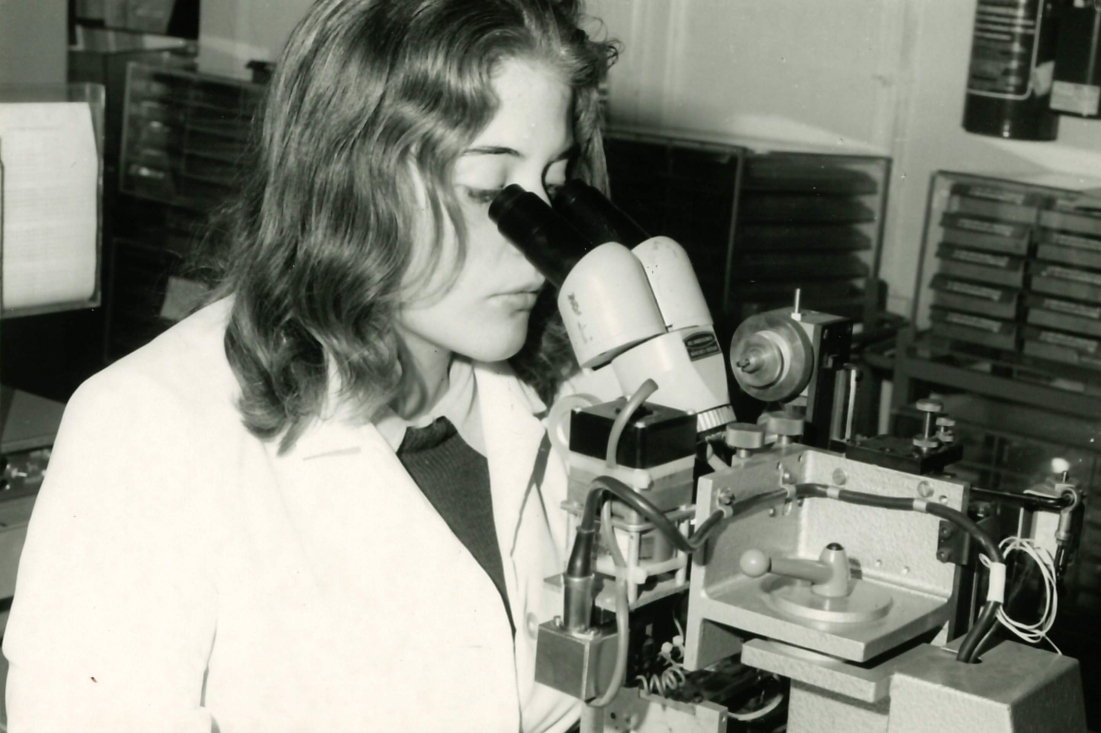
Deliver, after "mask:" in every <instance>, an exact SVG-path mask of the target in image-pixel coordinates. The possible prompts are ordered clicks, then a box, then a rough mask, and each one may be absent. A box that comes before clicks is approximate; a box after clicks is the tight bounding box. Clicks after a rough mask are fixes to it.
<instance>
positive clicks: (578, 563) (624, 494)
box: [566, 476, 726, 578]
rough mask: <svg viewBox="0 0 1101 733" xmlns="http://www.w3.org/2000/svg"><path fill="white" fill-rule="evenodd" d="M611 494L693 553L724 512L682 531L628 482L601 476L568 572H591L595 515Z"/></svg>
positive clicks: (587, 501)
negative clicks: (687, 532) (689, 531)
mask: <svg viewBox="0 0 1101 733" xmlns="http://www.w3.org/2000/svg"><path fill="white" fill-rule="evenodd" d="M608 494H611V495H612V496H614V497H615V498H616V499H619V500H620V501H622V502H623V503H624V504H626V505H627V506H629V507H630V508H631V509H634V510H635V511H636V512H638V513H639V514H641V515H642V516H643V517H645V518H646V519H647V520H648V521H649V522H650V523H651V524H653V525H654V527H655V529H657V530H658V531H660V532H661V533H662V534H664V535H665V536H666V537H668V538H669V540H670V541H671V542H672V543H673V545H674V546H675V547H676V548H677V549H678V550H680V551H682V552H684V553H686V554H691V553H693V552H695V551H696V550H698V549H700V548H701V547H702V546H703V544H704V543H705V542H706V541H707V538H708V537H709V536H710V534H711V533H712V532H713V531H714V530H715V528H716V527H718V526H719V523H720V522H721V520H722V519H724V518H725V516H726V515H725V514H724V513H723V512H722V511H721V510H716V511H715V512H713V513H712V514H711V516H709V517H708V518H707V519H705V520H704V521H703V522H701V523H700V526H699V527H698V528H697V529H696V531H695V532H693V533H692V536H691V537H685V536H684V535H683V534H681V532H680V530H679V529H677V526H676V525H675V524H673V522H672V521H671V520H670V519H669V517H667V516H665V513H664V512H663V511H661V510H660V509H658V508H657V507H656V506H654V505H653V504H651V503H650V501H649V500H648V499H646V497H644V496H642V495H641V494H639V493H638V492H637V491H635V490H634V489H632V488H631V487H630V486H628V485H627V484H625V483H623V482H622V481H620V480H619V479H616V478H612V477H611V476H600V477H598V478H596V479H594V480H593V482H592V484H590V489H589V494H588V496H587V497H586V498H585V509H584V512H583V513H582V515H581V524H580V525H579V526H578V528H577V539H576V540H575V541H574V543H573V551H572V552H571V553H570V560H569V564H568V565H567V566H566V575H568V576H570V577H573V578H582V577H585V576H588V575H591V574H592V555H593V545H594V543H595V541H596V517H597V515H599V514H600V506H601V504H602V503H603V501H604V499H605V497H606V496H607V495H608Z"/></svg>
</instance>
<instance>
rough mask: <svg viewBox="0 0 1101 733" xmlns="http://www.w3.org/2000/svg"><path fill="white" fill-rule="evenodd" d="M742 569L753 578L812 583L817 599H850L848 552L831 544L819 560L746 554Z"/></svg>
mask: <svg viewBox="0 0 1101 733" xmlns="http://www.w3.org/2000/svg"><path fill="white" fill-rule="evenodd" d="M738 567H739V568H741V570H742V572H743V573H745V574H746V575H747V576H749V577H750V578H759V577H761V576H762V575H764V574H765V573H773V574H775V575H782V576H786V577H789V578H795V579H798V580H806V581H809V582H810V583H811V591H812V592H813V593H814V594H815V595H819V596H824V597H826V598H841V597H844V596H847V595H849V592H850V589H849V579H850V577H851V571H850V569H849V559H848V556H847V555H846V554H845V548H843V547H842V546H841V545H839V544H837V543H836V542H831V543H830V544H828V545H827V546H826V548H825V549H824V550H822V554H821V555H819V557H818V559H817V560H802V559H798V558H785V557H769V556H768V555H767V554H765V553H764V552H761V551H760V550H746V551H745V552H743V553H742V556H741V558H739V559H738Z"/></svg>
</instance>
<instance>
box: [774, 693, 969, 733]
mask: <svg viewBox="0 0 1101 733" xmlns="http://www.w3.org/2000/svg"><path fill="white" fill-rule="evenodd" d="M888 703H889V701H888V700H880V701H879V702H875V703H864V702H857V701H855V700H851V699H849V698H846V697H842V696H840V695H836V694H834V693H832V692H827V691H826V690H821V689H818V688H815V687H810V686H808V685H804V684H802V683H800V682H792V683H791V698H790V701H789V703H788V726H787V731H788V733H887V708H888ZM959 730H963V729H960V728H942V729H941V730H940V733H949V732H950V731H959Z"/></svg>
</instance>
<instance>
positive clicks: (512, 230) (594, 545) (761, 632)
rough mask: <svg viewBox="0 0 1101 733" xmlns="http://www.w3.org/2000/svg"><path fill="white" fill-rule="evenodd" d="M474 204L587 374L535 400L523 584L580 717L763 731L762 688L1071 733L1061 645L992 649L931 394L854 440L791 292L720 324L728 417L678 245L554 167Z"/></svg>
mask: <svg viewBox="0 0 1101 733" xmlns="http://www.w3.org/2000/svg"><path fill="white" fill-rule="evenodd" d="M489 213H490V217H491V218H492V219H493V221H494V222H495V223H496V224H497V226H498V228H499V230H500V231H501V232H502V233H503V234H504V235H505V236H506V237H507V238H508V239H509V240H510V241H511V242H512V243H513V244H514V245H515V246H516V247H518V248H519V249H520V251H522V252H523V253H524V255H525V256H526V257H527V258H528V259H529V260H530V261H531V262H532V263H533V264H534V265H535V266H536V267H537V268H538V269H539V270H540V271H541V272H542V273H543V274H544V275H545V276H546V278H547V280H548V281H549V282H550V283H551V284H553V285H554V286H555V287H556V288H557V289H558V307H559V310H560V312H561V314H562V317H563V320H564V321H565V324H566V329H567V332H568V333H569V336H570V341H571V344H572V346H573V348H574V351H575V354H576V356H577V360H578V362H579V364H580V365H581V367H582V368H583V369H584V370H586V373H587V374H588V375H589V376H591V377H592V381H591V383H592V384H595V385H599V386H598V387H595V388H594V389H592V390H590V391H589V392H588V393H584V392H581V393H578V394H573V395H569V396H567V397H564V398H562V399H561V400H559V402H558V403H556V405H555V406H553V407H552V409H551V411H550V417H549V423H550V424H549V430H550V432H551V435H552V439H554V442H555V445H556V447H558V449H559V450H560V451H561V452H562V454H563V455H564V456H565V457H566V461H567V470H568V475H569V491H568V498H567V499H566V501H565V502H564V504H563V506H562V507H561V510H562V511H564V512H566V513H567V516H568V519H569V529H570V531H569V532H568V536H569V537H570V540H569V541H568V542H569V546H568V547H565V548H563V550H564V552H565V556H567V557H568V558H569V559H568V561H567V563H566V565H565V567H563V568H562V572H561V573H560V574H558V575H556V576H554V577H551V578H548V579H547V580H546V582H547V584H548V588H549V589H550V590H551V591H553V592H555V593H559V594H561V598H562V614H561V616H560V617H558V618H555V619H554V620H552V621H549V622H547V623H544V624H543V625H542V626H541V627H540V629H539V636H538V640H537V658H536V681H537V682H540V683H542V684H545V685H548V686H550V687H552V688H554V689H557V690H559V691H561V692H564V693H566V694H569V695H571V696H573V697H575V698H577V699H579V700H581V701H583V702H584V703H585V707H584V709H583V715H582V730H583V731H642V732H647V731H684V732H685V733H688V732H690V731H691V732H693V733H697V732H698V733H704V732H706V733H712V732H714V733H721V732H723V731H738V730H770V731H771V730H774V729H775V726H776V718H775V714H776V711H777V709H778V708H780V707H781V705H783V706H785V707H786V714H787V718H786V721H787V722H786V725H787V728H786V730H788V731H790V733H848V732H849V731H869V732H873V731H874V732H881V733H924V732H925V731H930V732H932V731H938V732H941V731H955V730H961V731H963V730H966V731H981V732H983V733H987V732H989V733H1007V732H1009V731H1032V730H1035V731H1066V732H1067V733H1074V732H1078V731H1082V732H1083V733H1084V731H1085V715H1084V702H1083V697H1082V685H1081V680H1080V674H1079V670H1078V664H1077V661H1075V660H1074V659H1071V658H1069V657H1065V656H1061V655H1057V654H1054V653H1050V652H1048V651H1045V650H1043V649H1040V648H1038V647H1032V646H1028V645H1025V644H1020V643H1016V642H1009V641H1005V642H1001V643H998V644H996V645H995V644H992V643H991V638H992V636H993V634H992V632H993V631H994V629H995V627H996V625H997V624H998V616H999V612H1000V611H1001V609H1002V606H1003V603H1004V602H1005V586H1006V565H1005V562H1004V557H1003V553H1002V550H1001V548H1000V547H999V544H998V543H997V542H996V541H995V540H994V539H993V538H992V537H991V536H990V534H989V533H988V532H987V531H985V530H984V529H983V527H982V526H980V525H979V524H978V523H977V522H976V521H974V520H973V519H972V518H970V517H969V516H968V507H969V503H970V502H971V501H972V498H973V494H974V493H977V491H978V490H977V489H976V490H974V491H973V488H972V487H971V486H970V485H969V484H968V483H967V482H965V481H961V480H958V479H956V478H954V477H952V476H951V475H949V474H947V473H945V469H946V468H947V467H948V466H950V464H951V463H953V462H955V461H957V460H959V459H960V457H961V455H962V453H961V448H960V446H959V445H958V444H957V443H955V441H954V436H953V433H952V427H953V425H952V422H951V419H950V418H948V417H947V416H945V415H943V414H938V410H939V407H938V405H937V404H936V403H935V402H932V401H930V402H929V404H926V405H925V408H926V409H925V412H926V415H927V418H926V425H925V428H924V430H923V431H922V433H921V434H919V435H917V436H914V437H913V438H897V437H895V438H893V437H889V436H876V437H869V438H865V437H861V436H856V435H854V434H853V431H852V415H853V402H854V400H855V394H856V390H855V382H856V378H857V377H856V368H855V367H854V366H853V365H852V364H851V363H850V362H849V358H850V354H849V345H850V342H851V336H852V324H851V322H849V321H848V320H846V319H843V318H839V317H835V316H831V315H828V314H823V313H818V312H815V311H811V310H806V309H803V308H801V304H800V303H799V300H798V296H796V300H795V303H794V304H793V306H792V307H791V308H783V309H778V310H774V311H770V312H766V313H761V314H758V315H755V316H752V317H751V318H749V319H747V320H746V321H745V322H743V323H742V324H740V325H739V327H738V328H737V330H736V331H735V333H734V336H733V339H732V343H731V345H730V347H729V350H728V353H729V370H730V371H729V374H730V375H732V376H733V379H734V382H736V385H737V387H738V388H739V389H741V390H743V391H744V392H746V393H748V394H750V395H751V396H753V397H755V398H757V399H759V400H761V401H762V402H765V403H767V404H768V405H769V408H768V409H766V411H765V412H764V413H763V414H762V415H761V418H760V419H759V420H758V421H757V422H754V423H745V422H738V421H737V420H736V418H735V415H734V412H733V410H732V409H731V407H730V399H729V389H728V382H727V379H728V372H727V364H726V362H725V361H724V360H723V357H724V353H723V350H722V349H721V348H720V346H719V344H718V340H717V338H716V336H715V329H714V324H713V322H712V319H711V316H710V313H709V310H708V308H707V305H706V303H705V300H704V297H703V294H702V292H701V291H700V286H699V284H698V281H697V280H696V277H695V274H694V271H693V269H692V267H691V264H690V262H689V260H688V257H687V254H686V253H685V250H684V249H683V248H682V247H681V246H680V245H679V244H678V243H677V242H675V241H673V240H671V239H669V238H667V237H660V236H658V237H650V236H649V235H648V234H647V233H646V232H645V231H643V230H642V229H641V228H640V227H639V226H638V225H637V224H636V223H635V222H633V221H632V220H631V219H629V218H628V217H627V216H626V215H625V214H623V213H622V212H621V211H619V210H618V209H617V208H616V207H615V206H614V205H613V204H612V203H611V202H610V201H608V200H607V199H606V198H604V196H603V195H602V194H601V193H600V192H599V191H597V190H595V189H593V188H591V187H589V186H587V185H586V184H584V183H582V182H579V181H571V182H569V183H568V184H566V185H565V186H563V187H561V189H559V190H558V191H556V193H555V195H554V197H553V200H552V205H547V204H546V203H545V202H544V201H543V200H542V199H540V198H539V197H537V196H535V195H534V194H532V193H528V192H525V191H523V189H521V188H520V187H518V186H510V187H508V188H506V189H505V190H504V191H503V192H502V194H500V195H499V196H498V197H497V199H495V200H494V202H493V204H492V205H491V207H490V212H489ZM1062 478H1063V481H1062V483H1059V482H1055V483H1053V484H1052V485H1051V486H1050V487H1047V489H1046V490H1045V491H1040V492H1038V493H1037V496H1036V497H1034V506H1033V508H1034V509H1035V510H1036V513H1035V516H1036V519H1035V521H1034V522H1033V523H1032V526H1034V527H1036V528H1038V529H1037V531H1038V532H1040V533H1041V534H1044V535H1045V536H1046V535H1047V534H1049V533H1050V532H1049V530H1051V529H1052V528H1054V530H1053V531H1054V533H1055V536H1056V538H1058V537H1062V538H1063V539H1062V540H1058V539H1057V542H1062V543H1064V544H1063V545H1060V547H1064V546H1065V549H1070V543H1072V542H1073V536H1074V532H1073V521H1074V520H1073V518H1074V516H1075V515H1074V511H1075V509H1074V508H1073V507H1071V504H1072V503H1073V505H1074V507H1078V506H1079V505H1080V501H1079V491H1078V489H1077V487H1075V486H1074V485H1073V483H1071V482H1069V481H1068V480H1067V478H1066V477H1065V476H1064V477H1062ZM1056 510H1057V511H1056ZM1054 514H1057V516H1056V517H1055V520H1054V522H1051V521H1049V520H1048V519H1047V516H1048V515H1054ZM1080 514H1081V512H1080V511H1078V515H1079V519H1080ZM1060 532H1061V534H1060ZM979 555H981V556H982V559H983V563H984V564H985V566H986V570H985V575H984V578H985V580H986V582H985V585H986V587H987V590H986V597H985V602H982V603H981V608H980V609H979V610H978V612H977V614H975V617H974V618H972V614H970V613H959V607H960V605H961V603H962V599H963V598H964V595H965V594H964V592H963V590H962V588H963V586H964V582H965V578H966V576H967V573H966V572H965V570H966V568H967V566H968V563H969V562H970V563H971V565H972V566H974V561H973V560H971V559H970V558H972V557H976V556H979ZM670 619H671V621H670ZM663 620H664V622H663ZM672 625H675V627H676V628H675V631H676V633H675V634H673V635H671V636H670V637H669V638H665V639H662V638H660V637H659V635H658V634H656V633H655V632H654V629H658V628H669V627H670V626H672ZM717 688H723V689H725V690H726V692H732V691H734V690H735V689H737V691H739V692H744V691H745V690H746V689H748V690H749V695H748V696H749V697H753V696H754V695H755V694H756V691H757V690H759V691H760V695H759V696H758V697H759V702H761V704H759V705H757V706H756V707H753V706H749V707H747V708H735V709H732V708H730V707H728V706H727V705H724V704H723V702H722V701H721V700H720V698H721V697H722V696H721V695H715V694H709V693H711V692H714V691H715V689H717ZM777 690H779V691H777ZM686 691H687V692H686ZM744 697H746V695H743V698H744ZM781 712H782V711H781ZM770 720H771V721H772V723H773V725H772V727H761V726H764V725H765V724H766V723H768V722H769V721H770Z"/></svg>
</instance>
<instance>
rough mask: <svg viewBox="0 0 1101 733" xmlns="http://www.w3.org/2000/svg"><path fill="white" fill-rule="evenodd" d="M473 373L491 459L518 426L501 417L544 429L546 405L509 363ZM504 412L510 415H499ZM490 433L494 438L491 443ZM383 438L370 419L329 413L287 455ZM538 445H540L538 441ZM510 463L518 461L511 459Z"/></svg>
mask: <svg viewBox="0 0 1101 733" xmlns="http://www.w3.org/2000/svg"><path fill="white" fill-rule="evenodd" d="M473 372H474V381H475V385H476V387H475V388H476V389H477V390H478V403H479V408H480V411H481V414H482V430H483V437H484V438H485V445H486V452H487V454H488V455H490V456H492V454H493V451H494V448H495V447H500V448H503V449H504V450H508V449H509V448H508V446H509V444H511V442H512V441H511V440H508V439H507V438H508V435H507V433H508V432H509V431H511V430H512V429H513V428H514V427H515V426H514V425H513V424H512V423H513V421H509V420H501V415H502V414H508V412H511V413H513V414H515V413H516V412H521V413H524V414H527V415H531V416H532V419H531V420H530V421H523V423H524V424H525V425H526V426H527V427H528V428H529V429H533V430H535V431H540V430H542V429H543V428H542V425H541V423H540V422H539V420H538V419H537V418H536V417H535V416H536V415H541V414H542V413H544V412H545V411H546V405H545V404H544V403H543V401H542V400H540V399H539V397H538V396H537V395H536V394H535V391H534V390H532V389H531V388H530V387H528V386H527V385H524V384H523V383H521V382H520V380H518V379H517V378H516V377H515V376H514V375H513V373H512V369H511V367H509V366H508V364H507V363H504V362H500V363H493V364H488V363H483V362H476V363H474V365H473ZM501 409H504V410H506V411H508V412H506V413H499V412H497V410H501ZM498 424H499V425H498ZM502 430H503V431H504V432H505V433H506V434H505V435H501V434H500V433H501V431H502ZM489 433H493V435H494V439H493V440H492V441H491V439H490V436H489ZM380 437H381V438H382V439H384V440H385V439H386V436H385V434H383V433H380V431H379V429H378V428H377V427H376V426H375V425H374V424H373V423H372V422H370V421H369V420H366V419H364V418H362V417H357V416H354V415H352V414H349V412H347V411H326V412H325V414H323V415H322V416H321V417H318V418H315V419H314V421H313V422H312V423H311V424H310V425H309V426H308V427H307V428H306V429H305V430H304V431H303V432H302V434H301V435H300V436H299V437H298V440H296V441H295V443H294V445H293V446H292V447H291V449H290V451H288V455H289V456H293V457H295V458H298V459H299V460H313V459H317V458H321V457H323V456H327V455H335V454H346V453H350V452H355V451H358V450H360V449H361V448H362V446H363V444H364V441H365V440H370V439H376V438H380ZM391 437H392V436H391ZM519 437H521V436H519V435H517V436H515V438H519ZM515 438H514V439H515ZM536 442H537V443H538V440H537V441H536ZM391 447H392V446H391ZM532 457H534V453H533V455H532ZM507 462H508V463H513V462H515V461H514V460H513V459H512V458H511V457H509V459H508V460H507ZM493 463H494V461H492V460H491V461H490V466H491V471H492V466H493ZM529 470H530V465H529ZM496 501H497V497H496V496H494V502H496Z"/></svg>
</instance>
